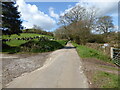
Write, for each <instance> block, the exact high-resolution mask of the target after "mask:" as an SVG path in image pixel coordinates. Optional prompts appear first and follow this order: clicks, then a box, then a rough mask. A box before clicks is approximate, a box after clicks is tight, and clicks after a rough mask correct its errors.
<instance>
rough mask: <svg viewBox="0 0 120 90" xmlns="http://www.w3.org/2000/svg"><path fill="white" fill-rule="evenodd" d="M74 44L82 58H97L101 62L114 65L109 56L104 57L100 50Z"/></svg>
mask: <svg viewBox="0 0 120 90" xmlns="http://www.w3.org/2000/svg"><path fill="white" fill-rule="evenodd" d="M72 44H73V45H74V46H75V47H76V49H77V52H78V54H79V55H80V57H81V58H96V59H99V60H103V61H105V62H110V63H113V62H112V61H111V59H110V58H109V57H108V56H106V55H104V54H103V53H102V52H100V51H98V50H95V49H92V48H88V47H86V46H83V45H78V44H76V43H72Z"/></svg>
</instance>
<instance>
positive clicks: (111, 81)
mask: <svg viewBox="0 0 120 90" xmlns="http://www.w3.org/2000/svg"><path fill="white" fill-rule="evenodd" d="M93 82H94V84H96V85H97V87H98V88H118V75H116V74H111V73H107V72H103V71H98V72H96V73H95V75H94V77H93ZM119 88H120V87H119Z"/></svg>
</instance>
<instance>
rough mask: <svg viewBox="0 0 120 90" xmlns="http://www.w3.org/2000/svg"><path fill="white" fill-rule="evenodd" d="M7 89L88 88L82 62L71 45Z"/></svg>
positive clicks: (55, 53) (14, 81)
mask: <svg viewBox="0 0 120 90" xmlns="http://www.w3.org/2000/svg"><path fill="white" fill-rule="evenodd" d="M7 88H88V82H87V78H86V76H85V75H84V73H83V71H82V62H81V60H80V58H79V56H78V54H77V52H76V50H75V48H74V47H73V45H72V44H71V43H68V44H67V45H66V47H65V48H64V49H60V50H56V51H54V52H53V53H52V54H50V56H49V58H48V59H47V61H46V62H45V64H44V66H43V67H42V68H39V69H37V70H35V71H33V72H31V73H28V74H25V75H23V76H20V77H18V78H16V79H14V80H13V81H12V82H10V83H9V84H8V86H7Z"/></svg>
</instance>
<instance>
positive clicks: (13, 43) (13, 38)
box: [2, 33, 53, 46]
mask: <svg viewBox="0 0 120 90" xmlns="http://www.w3.org/2000/svg"><path fill="white" fill-rule="evenodd" d="M35 36H40V37H42V36H45V37H48V38H49V39H52V38H53V37H52V36H47V35H40V34H32V33H21V34H20V36H19V35H16V34H13V35H11V36H10V37H9V36H8V35H2V39H12V40H11V41H10V42H6V44H7V45H10V46H20V45H21V44H24V43H26V42H28V41H25V40H16V39H15V38H24V37H26V38H27V37H28V38H29V37H35ZM34 40H37V39H34Z"/></svg>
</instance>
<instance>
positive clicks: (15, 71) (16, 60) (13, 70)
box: [2, 52, 51, 87]
mask: <svg viewBox="0 0 120 90" xmlns="http://www.w3.org/2000/svg"><path fill="white" fill-rule="evenodd" d="M50 53H51V52H47V53H36V54H14V55H12V54H11V55H10V54H3V55H2V84H3V87H5V86H6V85H7V84H8V83H9V82H11V81H12V80H13V79H14V78H16V77H19V76H21V75H23V74H25V73H29V72H31V71H34V70H36V69H38V68H40V67H42V66H43V64H44V62H45V61H46V59H47V58H48V57H49V54H50Z"/></svg>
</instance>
